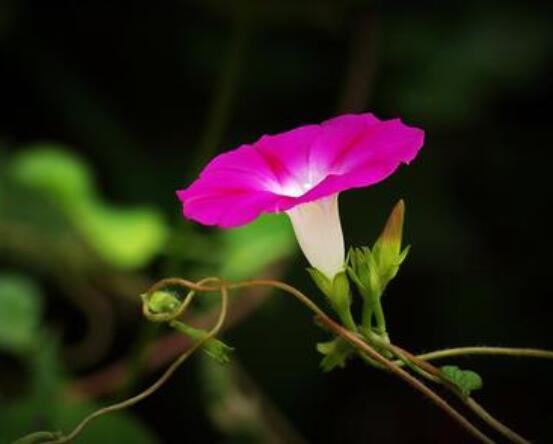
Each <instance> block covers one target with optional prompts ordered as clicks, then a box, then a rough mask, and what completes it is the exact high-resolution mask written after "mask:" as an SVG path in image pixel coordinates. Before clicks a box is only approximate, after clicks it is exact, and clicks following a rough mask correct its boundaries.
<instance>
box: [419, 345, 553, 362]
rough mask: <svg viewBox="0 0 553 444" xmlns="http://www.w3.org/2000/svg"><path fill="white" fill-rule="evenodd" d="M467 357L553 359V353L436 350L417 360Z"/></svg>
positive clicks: (471, 349)
mask: <svg viewBox="0 0 553 444" xmlns="http://www.w3.org/2000/svg"><path fill="white" fill-rule="evenodd" d="M467 355H491V356H513V357H520V358H542V359H553V351H550V350H541V349H535V348H509V347H485V346H481V347H457V348H446V349H444V350H436V351H433V352H430V353H423V354H420V355H417V358H419V359H421V360H424V361H432V360H435V359H444V358H451V357H453V356H467Z"/></svg>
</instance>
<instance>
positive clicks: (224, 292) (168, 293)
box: [14, 277, 553, 444]
mask: <svg viewBox="0 0 553 444" xmlns="http://www.w3.org/2000/svg"><path fill="white" fill-rule="evenodd" d="M255 286H265V287H272V288H275V289H279V290H282V291H284V292H286V293H288V294H290V295H291V296H293V297H295V298H296V299H297V300H298V301H299V302H301V303H302V304H303V305H304V306H306V307H307V308H308V309H309V310H310V311H311V312H312V313H313V314H314V318H315V321H316V323H317V324H318V325H320V326H321V327H322V328H324V329H325V330H327V331H329V332H331V333H333V334H334V335H336V337H338V338H341V339H342V340H344V341H346V342H347V343H348V344H349V345H351V346H352V347H354V348H355V350H356V353H357V354H358V355H359V356H360V357H361V358H362V359H363V360H364V361H365V362H367V363H368V364H370V365H371V366H373V367H376V368H379V369H382V370H384V371H387V372H388V373H391V374H393V375H395V376H397V377H398V378H400V379H402V380H403V381H404V382H406V383H407V384H409V385H410V386H411V387H413V388H414V389H415V390H418V391H419V392H420V393H422V394H423V395H424V396H426V397H427V398H428V399H429V400H430V401H432V402H433V403H434V404H435V405H436V406H437V407H439V408H440V409H442V410H443V411H444V412H445V413H446V414H448V415H449V416H450V417H451V418H452V419H453V420H455V421H456V422H457V423H458V424H459V425H460V426H461V427H463V428H464V429H465V430H466V431H467V432H468V433H469V434H471V435H472V436H473V437H474V438H476V439H478V440H479V441H480V442H483V443H493V442H494V441H493V440H492V439H491V438H490V437H489V436H488V435H487V434H485V433H484V432H482V431H481V430H480V429H479V428H478V427H476V426H475V425H474V424H473V423H472V422H471V421H469V419H467V417H466V416H465V415H463V414H462V413H460V412H459V411H458V410H457V409H456V408H454V407H453V406H452V405H451V404H450V403H449V402H448V401H447V400H445V399H444V398H443V397H442V396H440V395H439V394H437V393H436V392H435V391H434V390H433V389H432V388H430V387H429V386H428V385H427V384H425V382H426V383H434V384H438V385H439V386H441V387H444V388H445V389H447V390H448V391H449V392H451V393H452V394H454V395H455V396H456V397H457V398H459V399H460V400H461V401H462V402H463V403H464V404H465V406H466V407H467V408H468V409H469V410H471V411H472V412H473V413H474V414H475V415H476V416H478V417H479V418H480V419H481V420H482V421H483V422H484V423H486V424H487V425H488V426H490V427H491V428H492V429H494V430H495V431H496V432H498V433H500V434H501V435H503V436H504V437H506V438H507V439H509V440H510V441H511V442H514V443H529V442H530V441H528V440H527V439H525V438H523V437H522V436H520V435H519V434H517V433H516V432H514V431H513V430H511V429H510V428H509V427H507V426H506V425H504V424H502V423H501V422H500V421H498V420H497V419H495V418H494V417H493V416H492V415H491V414H490V413H489V412H487V411H486V410H485V409H484V408H483V407H482V406H481V405H480V404H478V403H477V402H476V401H475V400H474V399H473V398H472V397H470V396H469V393H470V391H469V392H466V391H464V390H463V385H462V384H459V383H458V382H457V381H456V380H455V379H452V376H451V375H449V374H448V373H447V372H444V370H443V369H444V368H443V367H442V368H441V369H440V368H437V367H435V366H434V365H432V364H431V363H430V362H429V361H431V360H435V359H442V358H448V357H453V356H461V355H470V354H479V355H495V356H499V355H505V356H514V357H532V358H545V359H552V360H553V352H551V351H548V350H539V349H517V348H501V347H462V348H450V349H444V350H438V351H434V352H430V353H425V354H421V355H414V354H412V353H410V352H408V351H407V350H404V349H402V348H400V347H398V346H397V345H394V344H392V343H389V342H388V341H386V340H383V339H382V338H381V337H379V336H377V335H369V336H364V335H362V334H360V333H358V332H354V331H351V330H349V329H347V328H346V327H344V326H343V325H341V324H340V323H338V322H336V321H335V320H334V319H332V318H331V317H330V316H328V315H327V314H326V313H325V312H324V311H323V310H322V309H321V308H320V307H319V306H318V305H317V304H316V303H315V302H313V300H312V299H310V298H309V297H308V296H306V295H305V294H304V293H302V292H301V291H299V290H297V289H296V288H294V287H292V286H291V285H288V284H286V283H284V282H280V281H275V280H261V279H260V280H248V281H240V282H226V281H224V280H222V279H220V278H217V277H209V278H205V279H202V280H200V281H198V282H192V281H188V280H185V279H180V278H167V279H163V280H161V281H159V282H158V283H156V284H155V285H153V286H152V287H151V288H150V289H149V290H148V291H147V292H146V293H145V294H143V295H142V310H143V314H144V316H145V317H146V318H147V319H148V320H149V321H152V322H164V323H167V324H168V325H170V326H172V327H173V328H176V329H177V330H179V331H181V332H183V330H182V328H177V327H178V325H185V324H182V323H181V321H180V320H179V319H180V318H181V317H182V316H183V314H184V313H185V312H186V310H187V308H188V307H189V306H190V304H191V303H192V301H193V299H194V297H195V296H196V295H197V293H208V292H216V293H219V295H220V300H221V303H220V310H219V315H218V318H217V321H216V323H215V325H214V326H213V327H212V328H211V329H210V330H209V331H203V330H197V329H194V328H193V327H187V328H186V329H184V331H185V332H186V333H187V334H189V335H192V336H194V338H196V340H195V341H194V342H193V344H192V346H191V347H190V348H188V349H187V350H186V351H185V352H183V353H182V354H181V355H180V356H179V357H178V358H177V359H176V360H175V361H174V362H173V363H172V364H171V365H170V366H169V367H168V368H167V369H166V370H165V372H164V373H163V374H162V375H161V377H160V378H159V379H158V380H156V381H155V382H154V383H153V384H152V385H151V386H149V387H148V388H147V389H145V390H144V391H142V392H140V393H139V394H137V395H135V396H133V397H131V398H128V399H126V400H124V401H121V402H118V403H115V404H112V405H110V406H107V407H103V408H101V409H99V410H97V411H95V412H93V413H91V414H90V415H88V416H87V417H85V418H84V419H83V420H82V421H81V422H80V423H79V424H78V425H77V426H76V427H75V428H74V429H73V430H72V431H71V432H70V433H68V434H63V433H61V432H36V433H32V434H30V435H27V436H25V437H23V438H21V439H19V440H17V441H16V442H15V443H14V444H38V443H41V444H45V443H49V444H62V443H68V442H71V441H73V440H74V439H75V438H76V437H77V436H78V435H79V434H81V433H82V432H83V430H85V428H86V427H87V426H88V425H89V424H90V423H91V422H92V421H94V420H95V419H97V418H99V417H101V416H104V415H107V414H109V413H112V412H115V411H119V410H123V409H126V408H129V407H131V406H133V405H135V404H137V403H138V402H140V401H142V400H143V399H145V398H147V397H149V396H150V395H152V394H153V393H155V392H156V391H157V390H158V389H159V388H160V387H161V386H162V385H163V384H165V382H166V381H167V380H168V379H169V378H170V377H171V376H172V375H173V373H175V371H176V370H177V369H178V368H179V367H180V366H181V364H182V363H183V362H185V361H186V360H187V359H188V358H189V357H190V356H191V355H192V354H193V353H194V352H195V351H196V350H199V349H204V351H206V352H208V353H209V354H210V355H211V356H212V357H214V358H215V359H217V360H218V361H219V362H226V354H227V353H228V351H229V350H230V348H229V347H227V346H225V345H224V344H223V343H222V342H221V341H219V340H218V339H216V336H217V334H218V333H219V332H220V330H221V328H222V327H223V325H224V323H225V319H226V316H227V309H228V299H229V291H230V290H238V289H242V288H247V287H255ZM175 288H180V289H185V290H186V291H187V294H186V296H185V297H184V298H183V299H182V300H180V299H178V298H177V297H176V295H175V291H174V289H175ZM212 341H215V342H212ZM210 342H211V345H210ZM213 345H215V347H213ZM452 368H453V369H456V367H455V368H454V367H452ZM407 370H411V371H412V372H411V373H410V372H409V371H407ZM458 371H459V372H462V371H461V370H458ZM417 376H418V377H417ZM461 376H463V375H461Z"/></svg>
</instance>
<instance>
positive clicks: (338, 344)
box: [317, 338, 354, 372]
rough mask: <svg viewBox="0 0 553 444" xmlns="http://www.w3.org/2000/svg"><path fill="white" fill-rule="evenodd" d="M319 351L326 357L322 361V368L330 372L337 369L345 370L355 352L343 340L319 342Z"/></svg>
mask: <svg viewBox="0 0 553 444" xmlns="http://www.w3.org/2000/svg"><path fill="white" fill-rule="evenodd" d="M317 351H318V352H319V353H321V354H323V355H324V358H323V359H322V361H321V368H322V370H323V371H325V372H329V371H331V370H333V369H335V368H336V367H340V368H343V367H345V365H346V361H347V360H348V358H349V357H350V356H351V355H352V353H353V352H354V348H353V347H352V346H351V345H350V344H349V343H348V342H346V341H345V340H344V339H342V338H335V339H333V340H332V341H328V342H319V343H318V344H317Z"/></svg>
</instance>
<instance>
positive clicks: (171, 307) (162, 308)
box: [148, 290, 180, 314]
mask: <svg viewBox="0 0 553 444" xmlns="http://www.w3.org/2000/svg"><path fill="white" fill-rule="evenodd" d="M179 305H180V301H179V299H178V297H177V296H176V295H175V294H174V293H172V292H170V291H164V290H158V291H155V292H154V293H152V294H151V295H150V297H149V298H148V309H149V310H150V311H151V312H152V313H157V314H162V313H163V314H170V313H174V312H175V311H176V310H177V309H178V308H179Z"/></svg>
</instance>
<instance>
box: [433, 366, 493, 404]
mask: <svg viewBox="0 0 553 444" xmlns="http://www.w3.org/2000/svg"><path fill="white" fill-rule="evenodd" d="M440 374H441V375H442V377H443V378H444V379H446V380H447V381H449V382H451V383H452V384H454V385H455V386H457V388H458V389H459V390H460V391H461V393H462V394H463V396H465V397H468V396H470V393H471V392H472V391H474V390H479V389H481V388H482V385H483V382H482V378H481V377H480V375H479V374H478V373H476V372H474V371H472V370H462V369H460V368H459V367H457V366H456V365H445V366H443V367H440Z"/></svg>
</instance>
